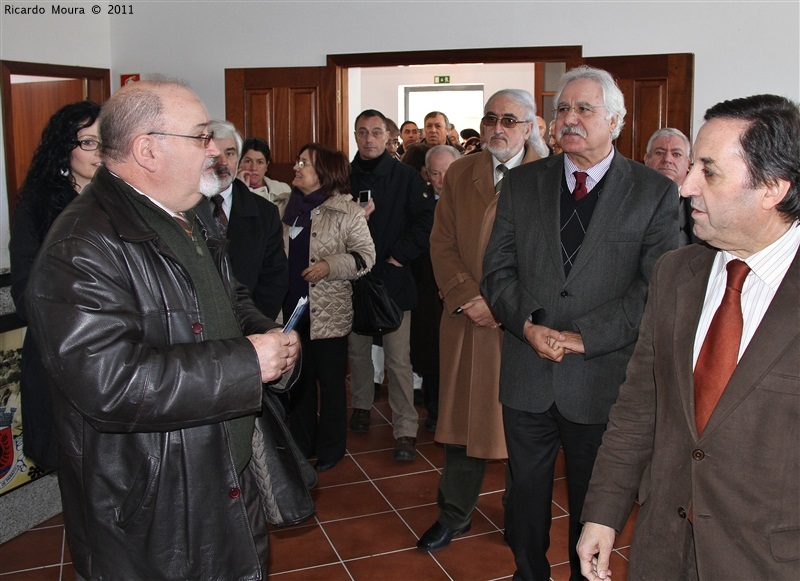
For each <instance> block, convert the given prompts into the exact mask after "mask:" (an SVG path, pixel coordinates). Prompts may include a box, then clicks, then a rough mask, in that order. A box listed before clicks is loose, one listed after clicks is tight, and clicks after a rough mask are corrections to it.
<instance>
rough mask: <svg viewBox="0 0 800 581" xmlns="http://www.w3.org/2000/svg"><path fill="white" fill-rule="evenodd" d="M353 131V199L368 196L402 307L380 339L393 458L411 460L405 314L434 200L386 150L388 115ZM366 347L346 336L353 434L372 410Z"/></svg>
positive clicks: (381, 259)
mask: <svg viewBox="0 0 800 581" xmlns="http://www.w3.org/2000/svg"><path fill="white" fill-rule="evenodd" d="M355 128H356V143H357V145H358V153H356V155H355V157H354V158H353V162H352V166H353V169H352V173H351V175H350V188H351V191H352V192H353V196H354V197H358V198H359V199H361V200H366V199H367V198H369V203H368V204H367V206H366V208H365V209H366V210H367V216H368V217H369V218H368V219H369V222H368V223H369V231H370V233H371V234H372V239H373V240H374V242H375V256H376V260H375V266H374V267H373V268H372V272H373V274H374V275H375V276H376V277H378V278H380V279H382V280H383V281H384V283H385V284H386V286H387V287H388V290H389V294H390V295H391V297H392V298H393V299H394V301H395V302H396V303H397V305H398V306H399V307H400V308H401V309H402V310H403V311H404V317H403V323H402V325H400V328H399V329H398V330H397V331H394V332H393V333H387V334H386V335H384V336H383V349H384V352H385V354H386V368H387V371H388V374H389V405H390V407H391V408H392V423H393V424H394V432H393V433H394V437H395V440H396V443H395V450H394V459H395V460H400V461H411V460H414V458H416V456H417V452H416V448H415V446H416V441H417V427H418V425H417V419H418V416H417V411H416V409H414V390H413V380H412V373H411V357H410V349H411V347H410V328H411V313H410V311H411V309H413V308H414V307H415V306H416V303H417V289H416V286H415V284H414V277H413V275H412V274H411V261H412V260H414V259H415V258H416V257H417V256H419V255H420V253H422V252H424V251H425V250H427V249H428V248H429V246H430V241H429V237H430V234H431V227H432V226H433V199H432V198H431V197H430V196H428V195H427V194H426V193H425V188H426V185H425V182H424V181H423V180H422V178H421V177H420V175H419V173H417V172H416V171H414V169H413V168H411V167H409V166H407V165H405V164H402V163H400V162H399V161H397V160H396V159H393V158H392V157H391V156H390V155H389V153H388V152H387V151H386V142H387V140H388V137H389V134H388V131H387V126H386V117H384V115H383V114H382V113H381V112H380V111H375V110H374V109H368V110H366V111H364V112H362V113H361V114H360V115H359V116H358V117H357V118H356V124H355ZM371 352H372V337H365V336H361V335H356V334H354V333H353V334H351V335H350V391H351V393H352V395H353V400H352V404H353V415H352V417H351V418H350V429H351V430H353V431H354V432H365V431H367V430H368V429H369V410H370V409H371V408H372V402H373V399H374V396H375V390H374V386H373V383H374V382H373V367H372V357H371Z"/></svg>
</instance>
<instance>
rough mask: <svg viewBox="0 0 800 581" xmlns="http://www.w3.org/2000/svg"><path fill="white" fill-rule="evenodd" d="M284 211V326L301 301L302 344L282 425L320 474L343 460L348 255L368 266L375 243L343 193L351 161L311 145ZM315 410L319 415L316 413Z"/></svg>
mask: <svg viewBox="0 0 800 581" xmlns="http://www.w3.org/2000/svg"><path fill="white" fill-rule="evenodd" d="M294 171H295V174H294V180H293V181H292V194H291V196H290V197H289V201H288V204H287V206H286V210H285V212H284V214H283V222H284V227H283V231H284V242H285V248H286V253H287V256H288V261H289V292H288V293H287V295H286V301H285V302H284V307H283V316H284V321H285V320H287V319H288V317H289V315H291V313H292V311H293V310H294V307H295V305H296V304H297V301H298V300H299V299H300V298H302V297H304V296H308V299H309V305H308V309H307V311H306V314H305V316H304V317H303V319H301V321H300V322H299V324H298V325H297V327H296V329H297V331H298V332H299V333H300V338H301V341H302V347H303V363H302V372H301V375H300V379H299V380H298V382H297V383H296V384H295V385H294V387H293V388H292V390H291V392H290V394H289V428H290V430H291V432H292V435H293V436H294V439H295V441H296V442H297V444H298V446H300V449H301V450H302V451H303V452H304V453H305V454H306V455H307V457H309V458H311V457H313V456H316V457H317V464H316V466H315V467H316V469H317V471H319V472H324V471H325V470H330V469H331V468H333V467H334V466H335V465H336V463H337V462H338V461H339V460H341V459H342V457H344V453H345V442H346V438H347V400H346V388H345V374H346V372H347V371H346V370H347V335H349V334H350V329H351V327H352V321H353V303H352V295H353V293H352V289H351V286H350V282H349V281H350V280H352V279H354V278H356V277H357V276H358V275H360V274H363V272H362V273H359V272H358V271H357V269H356V263H355V259H354V258H353V256H352V255H351V254H349V253H350V252H358V254H360V255H361V257H362V258H363V259H364V261H365V262H366V264H367V267H368V268H371V267H372V265H373V264H374V263H375V245H374V244H373V243H372V237H371V236H370V233H369V228H367V221H366V218H365V217H364V210H363V209H362V208H361V206H359V205H358V204H357V203H356V202H354V201H353V198H352V196H351V195H350V163H349V162H348V161H347V158H346V157H345V156H344V154H342V153H341V152H339V151H333V150H330V149H328V148H326V147H324V146H322V145H320V144H318V143H309V144H307V145H304V146H303V147H302V148H301V149H300V154H299V158H298V160H297V162H296V163H295V166H294ZM318 412H319V417H317V413H318Z"/></svg>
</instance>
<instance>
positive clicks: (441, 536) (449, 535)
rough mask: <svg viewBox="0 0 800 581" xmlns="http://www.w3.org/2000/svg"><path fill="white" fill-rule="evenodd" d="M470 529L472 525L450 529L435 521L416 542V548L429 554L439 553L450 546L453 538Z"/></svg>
mask: <svg viewBox="0 0 800 581" xmlns="http://www.w3.org/2000/svg"><path fill="white" fill-rule="evenodd" d="M471 527H472V523H467V524H466V526H463V527H461V528H460V529H451V528H449V527H446V526H444V525H443V524H442V523H440V522H439V521H438V520H437V521H436V522H435V523H433V526H432V527H431V528H429V529H428V530H427V531H425V534H423V535H422V537H420V539H419V540H418V541H417V548H418V549H422V550H423V551H428V552H429V553H433V552H435V551H441V550H442V549H444V548H445V547H446V546H447V545H449V544H450V541H452V540H453V537H454V536H456V535H460V534H463V533H466V532H467V531H469V529H470V528H471Z"/></svg>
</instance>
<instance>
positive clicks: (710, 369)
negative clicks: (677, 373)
mask: <svg viewBox="0 0 800 581" xmlns="http://www.w3.org/2000/svg"><path fill="white" fill-rule="evenodd" d="M727 269H728V280H727V282H726V285H725V294H724V295H723V297H722V302H721V303H720V305H719V307H718V308H717V312H716V313H714V318H713V319H711V325H710V326H709V328H708V334H707V335H706V338H705V340H704V341H703V346H702V347H700V355H699V356H698V358H697V364H696V365H695V368H694V416H695V421H696V422H697V433H698V434H702V433H703V430H704V429H705V427H706V424H707V423H708V418H710V417H711V413H712V412H713V411H714V408H715V407H716V406H717V402H718V401H719V398H720V397H721V396H722V392H723V391H725V386H727V385H728V381H729V380H730V378H731V375H733V371H734V369H736V363H737V360H738V358H739V344H740V343H741V341H742V327H743V326H744V323H743V319H742V286H743V285H744V280H745V279H746V278H747V273H749V272H750V267H749V266H747V264H745V263H744V262H742V261H741V260H731V261H730V262H729V263H728V266H727Z"/></svg>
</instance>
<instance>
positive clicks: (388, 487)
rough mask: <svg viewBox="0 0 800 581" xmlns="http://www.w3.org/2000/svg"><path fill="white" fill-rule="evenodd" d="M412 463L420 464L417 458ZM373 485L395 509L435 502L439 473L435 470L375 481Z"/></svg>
mask: <svg viewBox="0 0 800 581" xmlns="http://www.w3.org/2000/svg"><path fill="white" fill-rule="evenodd" d="M414 462H420V460H419V458H417V459H416V460H415V461H414ZM375 485H376V486H377V487H378V488H379V489H380V491H381V492H382V493H383V494H384V496H386V498H387V499H388V500H389V502H390V503H391V505H392V506H393V507H394V508H396V509H401V508H410V507H412V506H419V505H421V504H430V503H431V502H436V493H437V491H438V490H439V473H438V472H437V471H435V470H429V471H427V472H419V473H417V474H408V475H406V476H395V477H392V478H383V479H381V480H376V481H375Z"/></svg>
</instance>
